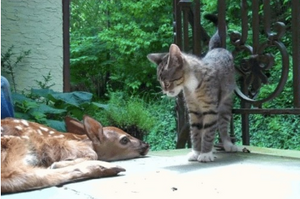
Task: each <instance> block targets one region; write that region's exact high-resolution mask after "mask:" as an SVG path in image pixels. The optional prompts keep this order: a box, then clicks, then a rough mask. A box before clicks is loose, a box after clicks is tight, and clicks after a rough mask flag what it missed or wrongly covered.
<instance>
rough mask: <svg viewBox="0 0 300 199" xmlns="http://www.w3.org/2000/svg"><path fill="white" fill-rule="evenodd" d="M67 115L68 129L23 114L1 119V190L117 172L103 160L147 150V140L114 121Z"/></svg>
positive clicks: (22, 188) (24, 188)
mask: <svg viewBox="0 0 300 199" xmlns="http://www.w3.org/2000/svg"><path fill="white" fill-rule="evenodd" d="M65 121H66V126H67V130H68V132H70V133H61V132H58V131H56V130H54V129H52V128H49V127H46V126H43V125H41V124H38V123H34V122H29V121H26V120H21V119H14V118H7V119H3V120H1V193H12V192H19V191H26V190H32V189H38V188H44V187H49V186H56V185H61V184H64V183H68V182H72V181H76V180H83V179H89V178H99V177H104V176H113V175H117V174H118V173H119V172H122V171H125V169H123V168H121V167H119V166H116V165H114V164H112V163H108V162H104V161H113V160H121V159H131V158H137V157H142V156H145V155H146V154H147V153H148V151H149V145H148V144H147V143H144V142H142V141H140V140H138V139H136V138H134V137H132V136H131V135H129V134H127V133H125V132H124V131H122V130H121V129H118V128H116V127H102V125H101V124H100V123H99V122H97V121H96V120H94V119H93V118H91V117H89V116H84V118H83V123H81V122H79V121H77V120H74V119H72V118H68V117H67V118H66V120H65ZM71 132H72V133H71ZM73 132H74V133H73Z"/></svg>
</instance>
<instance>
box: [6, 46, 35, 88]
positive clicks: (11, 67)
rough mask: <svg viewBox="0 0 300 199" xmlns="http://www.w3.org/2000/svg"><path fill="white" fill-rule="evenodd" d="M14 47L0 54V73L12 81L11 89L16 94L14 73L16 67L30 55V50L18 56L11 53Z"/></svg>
mask: <svg viewBox="0 0 300 199" xmlns="http://www.w3.org/2000/svg"><path fill="white" fill-rule="evenodd" d="M13 49H14V46H11V47H10V48H8V50H7V51H6V52H4V53H1V73H6V74H8V75H10V77H11V80H12V88H13V89H14V91H15V92H16V80H15V71H16V70H17V67H18V65H19V64H20V63H21V62H22V61H23V60H24V58H26V56H28V55H29V54H30V50H27V51H22V52H21V53H20V54H19V55H18V56H16V54H15V53H13Z"/></svg>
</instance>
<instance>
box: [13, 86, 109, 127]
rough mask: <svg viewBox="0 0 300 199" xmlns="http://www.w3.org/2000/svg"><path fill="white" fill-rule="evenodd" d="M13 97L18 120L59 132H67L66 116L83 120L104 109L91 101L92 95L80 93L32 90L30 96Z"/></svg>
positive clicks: (14, 95)
mask: <svg viewBox="0 0 300 199" xmlns="http://www.w3.org/2000/svg"><path fill="white" fill-rule="evenodd" d="M12 97H13V101H14V105H15V117H16V118H23V119H27V120H31V121H35V122H38V123H41V124H46V125H48V126H50V127H52V128H55V129H57V130H59V131H65V123H64V122H63V121H64V117H65V116H66V115H70V116H72V117H74V118H77V119H80V120H81V119H82V117H83V115H84V114H87V113H90V112H94V111H95V110H97V109H100V108H103V107H104V106H103V105H101V104H99V103H96V102H92V101H91V100H92V94H91V93H87V92H79V91H76V92H71V93H61V92H54V91H53V90H51V89H32V90H31V93H29V94H26V95H23V94H18V93H13V94H12Z"/></svg>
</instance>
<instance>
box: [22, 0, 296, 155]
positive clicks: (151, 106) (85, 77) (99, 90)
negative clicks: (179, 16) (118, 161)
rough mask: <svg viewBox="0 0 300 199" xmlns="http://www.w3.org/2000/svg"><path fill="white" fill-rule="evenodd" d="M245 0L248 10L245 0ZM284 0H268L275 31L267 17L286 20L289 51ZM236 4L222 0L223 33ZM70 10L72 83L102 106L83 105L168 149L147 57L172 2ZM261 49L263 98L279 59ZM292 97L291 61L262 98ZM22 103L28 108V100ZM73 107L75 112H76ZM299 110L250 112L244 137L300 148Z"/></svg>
mask: <svg viewBox="0 0 300 199" xmlns="http://www.w3.org/2000/svg"><path fill="white" fill-rule="evenodd" d="M247 2H248V4H249V10H250V8H251V1H247ZM290 2H291V1H287V0H284V1H272V2H271V7H272V8H271V10H272V17H271V20H272V21H271V31H274V30H273V28H274V23H275V22H277V21H281V22H284V23H285V24H286V30H287V31H286V34H285V37H283V39H282V41H283V43H284V44H285V46H287V49H288V52H291V34H290V31H289V30H290V29H291V23H290V19H291V6H290ZM217 3H218V2H217V1H210V0H202V1H201V6H202V7H201V15H202V16H203V15H204V14H206V13H216V11H217ZM240 3H241V1H240V0H228V1H226V5H227V8H226V21H227V24H228V33H230V32H232V31H238V32H241V18H240V17H237V16H241V9H240ZM262 10H263V6H261V7H260V15H261V16H260V17H261V18H263V12H262ZM71 11H72V14H71V24H70V26H71V27H70V31H71V35H70V36H71V84H72V88H73V89H74V90H83V91H88V92H90V93H93V94H95V95H94V96H96V97H99V98H100V99H101V100H103V101H104V102H105V103H104V104H105V105H103V104H99V103H96V104H97V105H98V106H97V107H98V108H97V109H96V110H90V109H88V111H87V112H88V113H89V114H90V115H92V116H94V117H96V118H98V120H100V121H101V122H102V123H104V124H105V125H116V126H119V127H121V128H123V129H125V130H126V129H127V128H128V130H129V131H133V132H139V133H140V134H141V135H144V139H145V140H146V141H147V142H149V143H150V145H151V148H152V150H161V149H169V148H174V147H175V140H176V133H175V131H176V130H175V129H176V128H175V116H174V108H173V107H174V104H175V103H174V100H170V99H168V98H165V97H162V98H158V97H156V93H158V92H159V91H160V88H159V87H158V82H157V80H156V69H155V67H153V65H151V64H150V62H148V60H147V59H146V55H147V54H148V53H151V52H162V51H167V48H168V46H169V44H170V43H172V41H173V30H172V29H173V27H172V17H173V16H172V3H171V2H170V1H160V0H151V1H150V0H145V1H126V0H120V1H112V0H109V1H101V0H89V1H86V0H73V1H72V2H71ZM248 19H249V22H248V23H249V24H248V26H249V31H248V39H247V41H246V43H247V44H249V45H252V28H251V25H252V24H251V23H252V12H251V11H249V12H248ZM261 21H262V20H261ZM202 23H203V24H202V25H203V27H204V28H205V29H206V30H207V31H208V33H209V35H213V34H214V32H215V27H214V26H213V25H212V24H211V23H209V22H207V21H206V20H202ZM261 30H263V28H262V27H261ZM261 33H262V34H260V41H261V42H265V41H266V36H265V35H264V34H263V31H261ZM227 48H228V49H229V50H231V51H232V50H233V49H234V46H233V45H232V44H231V43H230V41H229V40H227ZM266 52H268V53H270V54H273V55H274V57H275V62H274V63H275V65H274V66H273V67H272V68H271V70H269V71H267V72H268V73H269V74H270V77H269V82H270V83H269V84H267V85H264V86H263V87H262V89H261V90H260V93H259V98H260V99H261V98H264V97H267V96H268V95H269V94H270V93H271V92H272V91H273V90H274V89H275V88H276V86H277V82H278V81H279V77H280V75H281V64H282V63H281V55H280V54H279V53H278V52H279V51H278V49H277V48H275V47H271V48H268V49H266ZM290 54H291V53H290ZM247 56H249V54H247V53H244V54H240V55H238V56H237V57H236V64H239V62H240V60H241V59H243V58H245V57H247ZM117 91H122V92H117ZM291 96H292V68H290V71H289V77H288V80H287V84H286V87H285V89H284V90H283V92H282V93H281V94H280V95H279V96H278V97H277V98H275V99H274V100H272V101H269V102H266V103H264V104H263V108H278V107H281V108H287V107H292V106H293V101H292V99H291ZM94 98H95V97H94ZM140 98H142V99H140ZM28 103H29V104H28V105H27V106H28V107H30V106H32V104H30V102H28ZM93 103H95V102H93ZM56 106H57V107H59V108H62V109H63V107H61V106H58V105H56ZM62 106H64V103H63V104H62ZM235 107H236V108H237V107H240V102H239V100H238V99H235ZM74 112H77V111H74ZM79 113H82V112H80V111H78V114H79ZM298 117H299V116H293V115H291V116H285V115H275V116H263V115H251V117H250V128H251V129H250V131H251V144H252V145H257V146H266V147H275V148H287V149H299V147H298V145H299V142H300V141H299V136H298V135H299V130H298V129H297V121H299V118H298ZM234 122H235V132H236V134H237V138H238V142H241V121H240V115H234ZM130 128H131V129H130Z"/></svg>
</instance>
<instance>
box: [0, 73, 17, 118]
mask: <svg viewBox="0 0 300 199" xmlns="http://www.w3.org/2000/svg"><path fill="white" fill-rule="evenodd" d="M6 117H14V108H13V102H12V98H11V93H10V85H9V82H8V81H7V79H6V78H5V77H3V76H1V119H4V118H6Z"/></svg>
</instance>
